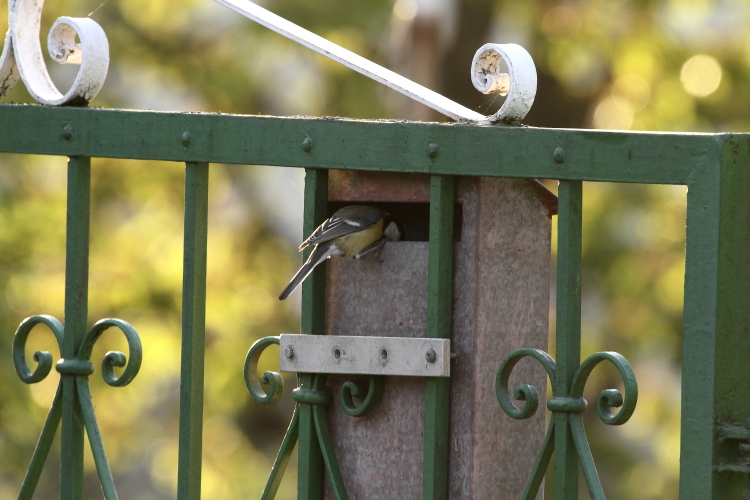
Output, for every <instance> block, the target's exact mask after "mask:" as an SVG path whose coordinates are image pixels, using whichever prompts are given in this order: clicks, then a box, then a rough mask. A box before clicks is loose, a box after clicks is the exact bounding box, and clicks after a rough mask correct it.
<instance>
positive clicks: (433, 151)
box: [427, 142, 440, 159]
mask: <svg viewBox="0 0 750 500" xmlns="http://www.w3.org/2000/svg"><path fill="white" fill-rule="evenodd" d="M439 152H440V146H438V144H437V143H436V142H431V143H430V144H429V145H428V146H427V156H429V157H430V158H432V159H435V158H437V155H438V153H439Z"/></svg>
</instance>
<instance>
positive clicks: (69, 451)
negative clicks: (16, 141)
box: [60, 157, 91, 500]
mask: <svg viewBox="0 0 750 500" xmlns="http://www.w3.org/2000/svg"><path fill="white" fill-rule="evenodd" d="M90 199H91V158H87V157H71V158H70V160H69V161H68V201H67V204H68V212H67V220H66V227H67V229H66V231H67V232H66V243H65V335H64V337H63V345H62V357H63V359H73V358H75V356H76V354H77V353H78V347H79V346H80V344H81V341H82V340H83V337H84V336H85V335H86V320H87V315H88V298H89V297H88V283H89V211H90ZM83 438H84V428H83V413H82V411H81V406H80V404H79V402H78V395H77V393H76V380H75V375H63V376H62V434H61V440H60V446H61V458H60V499H61V500H80V499H81V498H82V497H83V444H84V443H83Z"/></svg>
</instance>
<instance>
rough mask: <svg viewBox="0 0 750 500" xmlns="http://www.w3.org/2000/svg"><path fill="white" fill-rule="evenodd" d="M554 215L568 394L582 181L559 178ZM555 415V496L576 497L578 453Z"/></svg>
mask: <svg viewBox="0 0 750 500" xmlns="http://www.w3.org/2000/svg"><path fill="white" fill-rule="evenodd" d="M558 198H559V200H558V216H557V324H556V330H555V332H556V333H555V343H556V364H557V369H556V380H555V385H556V386H555V388H554V389H555V394H560V395H562V394H565V395H567V394H568V393H569V391H570V385H571V384H572V383H573V377H574V376H575V373H576V370H577V369H578V366H579V364H580V363H581V215H582V210H581V201H582V183H581V181H560V187H559V190H558ZM552 418H554V419H555V428H556V429H557V432H555V471H554V498H555V500H577V499H578V454H577V452H576V448H575V444H574V443H573V435H572V434H571V432H570V425H569V423H568V420H569V417H568V414H567V413H564V412H556V413H555V414H554V415H553V417H552Z"/></svg>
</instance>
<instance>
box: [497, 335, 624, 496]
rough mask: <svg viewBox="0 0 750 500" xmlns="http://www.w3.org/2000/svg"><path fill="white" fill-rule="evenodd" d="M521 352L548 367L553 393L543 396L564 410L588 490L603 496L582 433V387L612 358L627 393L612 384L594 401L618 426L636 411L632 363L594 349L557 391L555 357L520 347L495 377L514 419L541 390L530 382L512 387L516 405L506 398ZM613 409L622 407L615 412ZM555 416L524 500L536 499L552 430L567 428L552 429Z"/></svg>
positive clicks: (534, 404)
mask: <svg viewBox="0 0 750 500" xmlns="http://www.w3.org/2000/svg"><path fill="white" fill-rule="evenodd" d="M525 357H531V358H533V359H535V360H537V361H538V362H539V363H540V364H541V365H542V366H543V367H544V369H545V371H546V372H547V375H548V376H549V379H550V382H551V383H552V387H553V392H552V398H551V399H550V400H549V401H547V408H548V409H549V410H550V411H552V412H553V415H554V414H558V415H559V414H561V413H562V414H565V415H567V419H566V421H567V424H568V425H566V427H569V428H570V433H571V435H572V436H573V442H574V443H575V447H576V452H577V454H578V459H579V461H580V462H581V469H582V470H583V475H584V477H585V478H586V484H587V485H588V489H589V493H590V494H591V498H592V500H605V498H604V491H603V490H602V485H601V483H600V481H599V476H598V474H597V472H596V467H595V466H594V459H593V457H592V455H591V449H590V448H589V444H588V441H587V440H586V432H585V431H584V428H583V415H582V414H583V412H584V411H585V410H586V407H587V402H586V400H585V399H584V398H583V388H584V386H585V385H586V381H587V380H588V378H589V375H590V374H591V372H592V371H593V369H594V368H595V367H596V365H598V364H599V363H601V362H602V361H608V362H610V363H612V364H613V365H614V366H615V368H617V371H618V372H619V373H620V377H622V381H623V384H624V386H625V396H624V397H623V395H622V393H620V391H618V390H616V389H607V390H605V391H602V392H601V393H600V394H599V397H598V399H597V402H596V407H597V411H598V413H599V418H600V419H601V420H602V421H603V422H604V423H605V424H607V425H621V424H624V423H625V422H627V421H628V419H630V417H631V416H632V415H633V411H634V410H635V405H636V402H637V401H638V384H637V382H636V380H635V374H634V373H633V369H632V368H631V366H630V363H628V361H627V360H626V359H625V358H624V357H623V356H621V355H620V354H618V353H616V352H597V353H596V354H592V355H591V356H589V357H588V358H586V359H585V360H584V361H583V363H581V365H580V366H579V367H578V371H576V374H575V376H574V377H573V382H572V383H571V385H570V389H569V390H568V392H567V394H557V393H555V391H554V388H555V387H556V384H555V380H556V377H555V361H554V360H553V359H552V358H551V357H550V356H549V354H547V353H546V352H544V351H542V350H539V349H518V350H516V351H513V352H512V353H510V354H509V355H508V357H507V358H505V360H504V361H503V364H502V365H501V366H500V370H499V371H498V372H497V377H496V379H495V393H496V395H497V399H498V401H499V402H500V406H501V407H502V409H503V411H504V412H505V413H506V414H507V415H508V416H510V417H511V418H514V419H524V418H529V417H531V416H532V415H534V413H535V412H536V410H537V408H538V406H539V394H538V392H537V390H536V388H535V387H534V386H533V385H528V384H520V385H518V386H516V388H515V391H514V392H513V396H514V397H515V399H517V400H519V401H523V402H524V404H523V406H522V407H521V408H518V407H517V406H516V405H515V404H514V403H513V400H512V399H511V397H510V393H509V391H508V380H509V379H510V374H511V372H512V371H513V368H514V367H515V366H516V364H517V363H518V362H519V361H520V360H521V359H523V358H525ZM612 408H620V411H619V412H618V413H617V414H616V415H615V414H613V412H612ZM558 423H559V419H556V418H555V417H554V416H553V418H552V419H550V423H549V427H548V428H547V435H546V436H545V438H544V443H543V444H542V450H541V452H540V453H539V457H538V458H537V460H536V463H535V464H534V469H533V471H532V473H531V478H530V479H529V482H528V484H527V485H526V489H525V491H524V493H523V497H522V498H523V500H532V499H534V498H536V495H537V492H538V491H539V487H540V486H541V484H542V480H543V479H544V472H545V471H546V470H547V466H548V465H549V462H550V459H551V458H552V453H553V452H554V444H555V433H556V432H567V431H568V429H567V428H562V429H556V425H557V424H558Z"/></svg>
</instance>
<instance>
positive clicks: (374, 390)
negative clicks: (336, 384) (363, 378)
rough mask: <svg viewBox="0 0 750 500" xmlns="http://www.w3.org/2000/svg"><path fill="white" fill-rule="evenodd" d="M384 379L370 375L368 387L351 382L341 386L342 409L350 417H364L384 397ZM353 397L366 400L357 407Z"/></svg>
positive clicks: (361, 383) (360, 383) (340, 401)
mask: <svg viewBox="0 0 750 500" xmlns="http://www.w3.org/2000/svg"><path fill="white" fill-rule="evenodd" d="M383 380H384V379H383V377H381V376H377V375H370V380H369V384H368V386H365V384H364V382H360V381H354V380H349V381H347V382H344V383H343V384H342V385H341V390H340V391H339V403H341V408H342V409H343V410H344V413H346V414H347V415H349V416H352V417H362V416H364V415H367V414H368V413H370V412H371V411H372V410H373V408H375V407H376V406H377V404H378V402H379V401H380V398H381V397H382V396H383V387H384V383H383ZM352 397H356V398H361V399H364V401H362V404H361V405H359V406H356V405H355V404H354V401H353V399H352Z"/></svg>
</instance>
